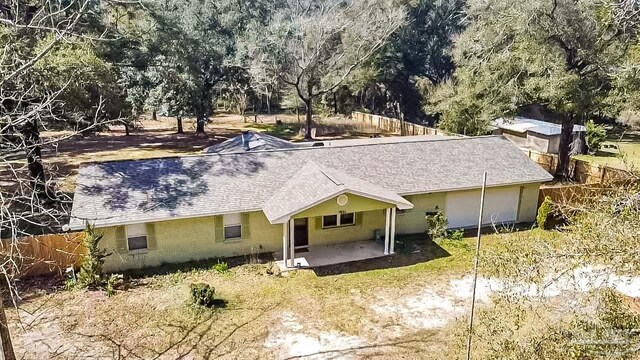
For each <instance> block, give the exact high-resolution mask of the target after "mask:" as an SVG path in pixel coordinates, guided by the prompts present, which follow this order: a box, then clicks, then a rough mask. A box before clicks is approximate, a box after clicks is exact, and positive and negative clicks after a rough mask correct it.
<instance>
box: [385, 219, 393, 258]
mask: <svg viewBox="0 0 640 360" xmlns="http://www.w3.org/2000/svg"><path fill="white" fill-rule="evenodd" d="M390 222H391V208H387V210H386V216H385V225H384V254H385V255H389V232H390V231H389V230H390V229H389V223H390Z"/></svg>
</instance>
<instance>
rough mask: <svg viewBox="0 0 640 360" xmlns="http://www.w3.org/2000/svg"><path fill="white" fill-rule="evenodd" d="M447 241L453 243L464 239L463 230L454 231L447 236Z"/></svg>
mask: <svg viewBox="0 0 640 360" xmlns="http://www.w3.org/2000/svg"><path fill="white" fill-rule="evenodd" d="M447 239H449V240H453V241H462V240H463V239H464V230H456V231H454V232H452V233H450V234H449V236H447Z"/></svg>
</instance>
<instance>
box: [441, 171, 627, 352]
mask: <svg viewBox="0 0 640 360" xmlns="http://www.w3.org/2000/svg"><path fill="white" fill-rule="evenodd" d="M636 180H637V179H636ZM600 191H603V190H602V189H600ZM639 196H640V193H639V189H638V187H637V185H633V186H630V187H622V188H619V189H611V190H608V191H605V192H604V193H601V194H593V195H592V196H585V197H584V198H583V199H581V200H579V201H574V202H571V203H566V202H562V201H560V202H558V203H556V204H555V209H556V211H558V212H559V213H560V214H561V215H562V216H563V217H564V219H565V220H566V225H562V226H561V227H560V228H559V229H556V230H554V231H553V232H547V231H535V232H525V233H513V234H509V238H508V239H509V246H507V247H496V248H494V249H492V250H487V251H485V252H484V254H483V255H482V258H481V264H486V265H487V266H485V267H483V271H484V272H485V275H486V276H491V277H494V279H495V280H496V282H500V283H502V284H504V285H503V289H502V291H500V292H498V293H497V296H496V297H495V298H494V299H493V301H494V304H493V305H492V306H490V307H486V308H484V309H481V310H480V312H479V313H478V316H477V318H476V320H477V321H476V326H475V327H474V332H473V336H474V344H475V346H474V349H473V350H474V351H473V358H474V359H496V358H500V359H516V358H526V359H604V358H606V359H634V358H637V354H638V349H640V338H639V337H638V334H637V329H638V327H639V326H640V315H638V313H637V311H634V310H633V309H631V308H630V306H629V305H630V304H631V301H629V300H630V299H629V298H628V297H626V296H625V295H624V294H623V293H624V291H625V290H624V289H625V287H626V288H627V289H630V290H631V291H635V290H636V289H634V288H633V287H632V286H628V285H629V283H627V282H625V276H637V269H638V266H640V247H639V245H640V244H638V242H639V241H640V216H639V215H640V214H639V210H640V206H639V205H640V203H639V202H638V199H639ZM492 286H493V285H492ZM466 325H467V323H466V322H465V323H464V326H465V328H466ZM458 334H459V335H461V336H460V338H461V339H460V340H461V342H462V341H464V342H465V343H466V335H467V334H468V333H467V332H466V330H465V331H458ZM463 339H464V340H463ZM460 348H461V349H464V346H460ZM455 351H457V350H454V352H455ZM451 357H454V356H453V355H452V356H451Z"/></svg>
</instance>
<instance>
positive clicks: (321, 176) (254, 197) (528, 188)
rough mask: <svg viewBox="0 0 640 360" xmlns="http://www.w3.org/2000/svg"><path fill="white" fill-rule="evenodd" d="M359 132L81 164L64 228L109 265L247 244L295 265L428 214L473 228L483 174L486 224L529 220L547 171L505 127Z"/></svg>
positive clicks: (411, 228) (201, 255) (238, 250)
mask: <svg viewBox="0 0 640 360" xmlns="http://www.w3.org/2000/svg"><path fill="white" fill-rule="evenodd" d="M366 140H367V141H361V142H352V141H351V142H349V141H347V142H345V145H344V146H340V145H339V142H338V141H333V144H332V146H326V147H325V146H309V147H301V148H291V149H277V150H266V151H254V152H251V151H249V152H247V151H242V152H236V153H223V154H206V155H198V156H185V157H176V158H160V159H147V160H131V161H114V162H102V163H90V164H85V165H83V166H81V168H80V170H79V175H78V180H77V188H76V193H75V196H74V200H73V209H72V218H71V221H70V224H69V226H70V228H71V229H72V230H80V229H82V228H83V227H84V225H85V223H86V222H90V223H92V224H93V225H94V226H95V227H96V228H98V229H101V230H102V233H103V234H104V238H103V245H104V246H105V247H106V248H108V249H110V250H112V252H113V254H112V255H110V256H109V257H108V258H107V259H106V262H105V265H104V266H105V267H104V268H105V270H106V271H121V270H125V269H132V268H143V267H149V266H157V265H161V264H163V263H174V262H185V261H190V260H199V259H206V258H212V257H226V256H235V255H243V254H248V253H251V252H256V251H261V252H275V253H276V254H278V256H279V258H281V259H283V260H287V261H286V264H287V265H288V266H294V265H295V261H294V259H296V254H299V253H300V252H301V251H306V253H305V254H306V256H312V255H313V254H314V251H316V250H315V249H319V248H320V247H321V246H324V245H328V244H349V243H352V242H363V243H367V244H376V246H378V247H376V248H375V249H378V250H375V251H378V252H379V254H380V255H383V254H389V253H393V252H394V246H395V236H396V235H397V234H414V233H424V232H425V231H426V226H427V225H426V221H425V219H424V217H425V215H426V214H428V213H434V212H443V213H444V214H445V215H446V216H447V218H448V220H449V227H451V228H467V227H475V226H477V221H478V215H479V206H478V203H479V198H480V188H481V185H482V177H483V173H484V172H485V171H487V172H488V179H487V184H488V188H487V194H486V205H485V210H484V215H483V218H482V220H483V224H485V225H489V224H492V223H494V224H502V223H509V224H510V223H520V222H533V221H534V219H535V215H536V208H537V201H538V191H539V186H540V184H541V183H543V182H547V181H550V180H552V177H551V176H550V175H549V174H548V173H547V172H546V171H545V170H544V169H542V168H541V167H539V166H538V165H537V164H535V163H534V162H533V161H531V160H530V159H529V158H528V157H527V156H526V155H525V154H523V153H522V151H521V150H519V149H518V148H517V147H516V146H514V145H513V144H512V143H510V142H509V141H508V140H506V139H505V138H504V137H502V136H484V137H470V138H459V137H455V138H446V137H445V138H442V139H438V138H433V137H427V138H425V137H415V138H413V139H412V137H404V138H402V140H401V141H400V140H398V141H395V142H393V141H390V140H377V139H366ZM376 239H378V241H379V242H376ZM369 250H371V248H370V249H369ZM356 251H358V250H356Z"/></svg>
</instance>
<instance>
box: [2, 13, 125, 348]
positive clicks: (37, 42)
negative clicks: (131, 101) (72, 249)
mask: <svg viewBox="0 0 640 360" xmlns="http://www.w3.org/2000/svg"><path fill="white" fill-rule="evenodd" d="M112 5H113V4H111V3H110V2H108V1H105V2H95V1H89V0H81V1H72V2H59V1H40V2H37V3H34V2H32V1H26V0H11V1H9V2H4V3H2V4H0V24H2V25H1V26H0V45H1V46H0V163H2V173H3V179H2V181H3V185H2V187H0V238H2V239H3V240H4V239H10V241H9V242H7V243H4V242H3V246H4V250H5V256H4V257H3V261H2V264H1V265H2V276H3V277H4V279H3V280H2V284H3V285H2V286H3V294H7V295H8V296H9V297H10V299H11V300H12V301H13V303H14V304H16V299H17V298H18V293H17V288H16V286H15V281H16V279H17V278H19V276H20V273H21V270H22V268H21V266H20V264H21V263H22V260H24V256H23V255H22V254H21V250H20V246H19V239H20V238H21V237H23V236H28V235H32V234H38V233H43V232H45V231H46V230H47V229H60V228H61V226H62V224H63V223H64V222H65V220H66V218H67V216H68V213H69V203H70V198H69V196H68V195H66V194H65V193H63V192H61V191H59V190H58V189H57V187H56V185H55V182H54V181H52V177H51V174H50V172H47V171H46V170H47V166H46V163H45V161H43V158H42V152H41V147H42V146H44V145H52V144H55V143H57V142H58V141H61V140H64V139H67V138H69V137H72V136H75V135H77V134H79V133H81V132H87V131H93V130H95V129H98V128H101V127H104V126H105V125H106V124H108V122H109V121H120V119H119V116H120V115H119V114H120V110H121V109H122V108H123V107H124V105H123V103H121V102H120V101H121V100H122V99H123V94H122V92H121V91H120V90H121V89H119V88H118V86H117V83H116V80H117V78H116V76H114V72H113V71H112V68H111V66H110V65H109V64H107V63H105V62H104V61H103V60H102V59H101V58H100V57H99V56H97V55H96V54H98V49H97V45H96V44H98V43H101V42H104V41H106V40H107V39H109V38H111V36H113V35H114V32H113V31H112V29H110V28H109V27H108V26H106V25H104V23H103V20H104V16H105V12H107V11H108V9H109V8H110V7H111V6H112ZM115 6H119V5H117V4H116V5H115ZM107 102H109V103H107ZM51 127H59V128H63V129H67V130H71V131H70V134H68V135H64V136H62V137H60V138H50V139H47V140H46V141H44V140H43V139H41V138H40V129H41V128H45V129H46V128H51ZM25 164H26V171H25ZM2 305H3V301H2V300H1V299H0V341H1V342H2V343H1V347H2V355H3V358H4V359H14V358H15V356H14V354H13V349H12V346H11V342H10V335H9V332H8V325H7V322H6V316H5V313H4V307H3V306H2Z"/></svg>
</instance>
